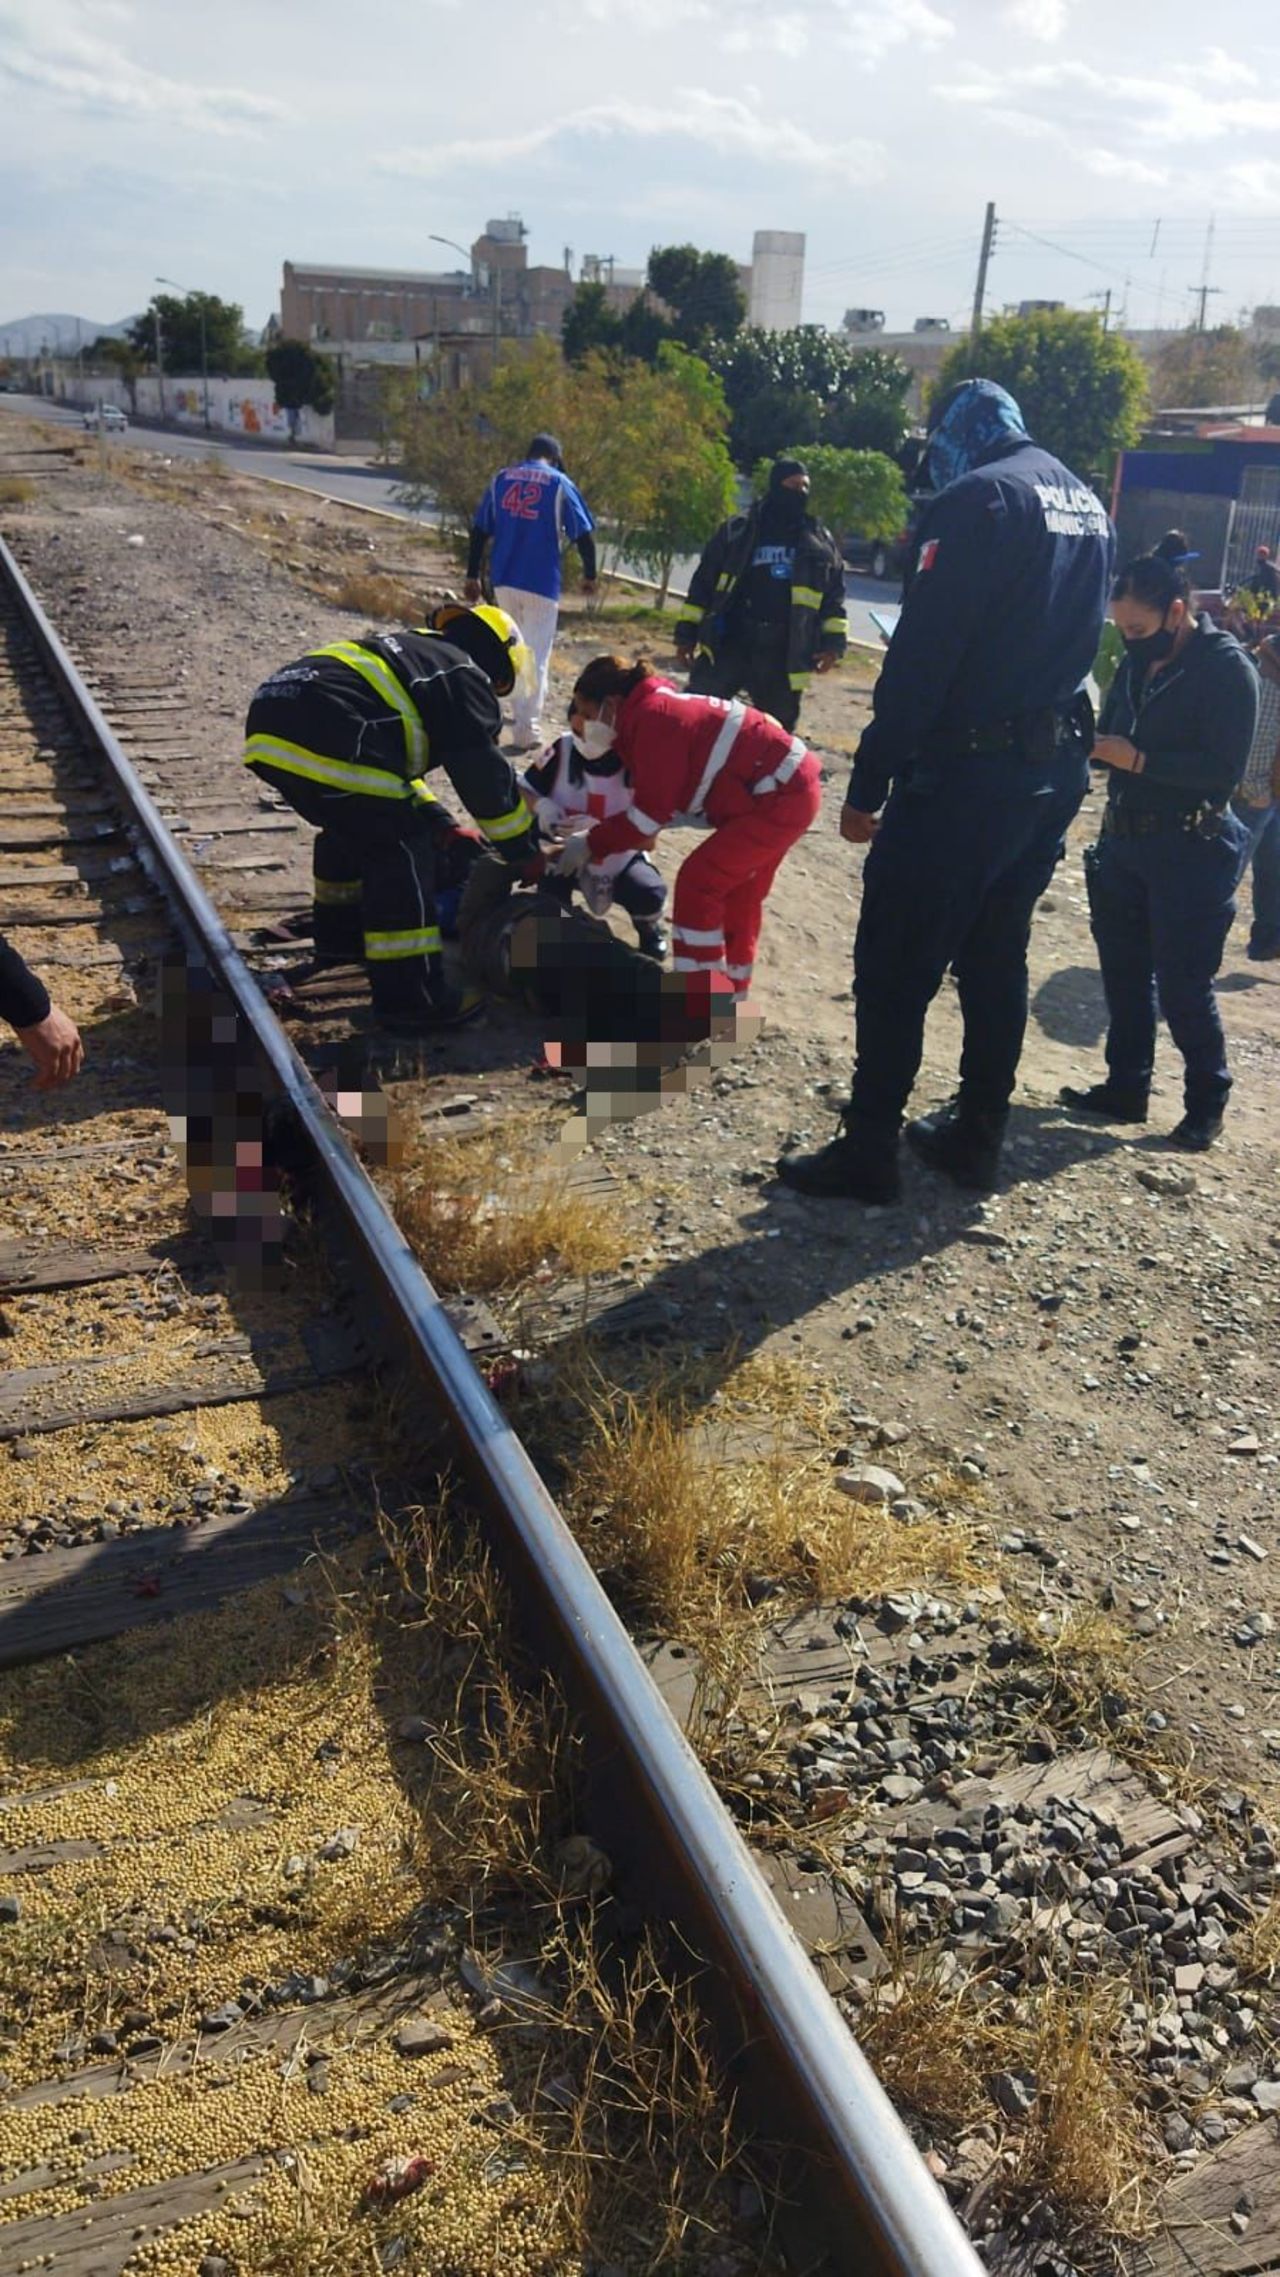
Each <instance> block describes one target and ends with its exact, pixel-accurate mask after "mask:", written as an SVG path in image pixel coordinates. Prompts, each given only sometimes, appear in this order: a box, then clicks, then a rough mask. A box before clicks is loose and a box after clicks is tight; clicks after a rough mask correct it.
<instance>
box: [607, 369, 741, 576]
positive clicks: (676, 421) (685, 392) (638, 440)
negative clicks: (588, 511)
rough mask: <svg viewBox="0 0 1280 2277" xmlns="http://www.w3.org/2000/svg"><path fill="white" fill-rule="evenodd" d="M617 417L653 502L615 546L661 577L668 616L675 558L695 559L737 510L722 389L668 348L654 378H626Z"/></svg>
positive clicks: (642, 375) (649, 501)
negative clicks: (645, 469) (644, 468)
mask: <svg viewBox="0 0 1280 2277" xmlns="http://www.w3.org/2000/svg"><path fill="white" fill-rule="evenodd" d="M617 416H618V422H619V426H620V429H621V430H622V432H623V433H624V435H625V437H626V447H627V448H628V449H629V450H631V451H634V452H635V453H637V454H639V455H641V456H642V457H643V459H644V460H645V461H646V463H647V464H648V466H649V470H650V475H651V496H650V497H649V498H648V499H647V500H645V501H644V505H643V512H642V516H641V519H640V520H639V521H638V522H636V523H634V524H633V525H632V526H631V527H630V528H628V529H624V530H619V531H618V532H617V533H616V539H617V543H618V547H619V550H620V551H622V552H625V553H626V554H627V555H628V556H629V557H630V558H632V559H633V560H635V561H638V562H639V563H640V564H641V566H642V567H643V568H646V569H648V570H650V571H651V572H652V574H653V575H654V576H655V577H656V578H657V580H658V587H659V591H658V607H659V608H660V609H663V608H665V607H666V602H667V588H668V586H669V584H670V582H671V565H672V562H673V561H674V559H675V557H676V555H677V554H681V553H694V552H696V551H697V550H698V549H699V548H700V547H701V546H703V545H704V544H705V543H706V540H707V536H708V534H709V532H710V531H712V530H714V529H715V528H716V527H717V525H718V524H719V523H720V522H722V521H723V520H724V518H725V516H726V514H729V513H731V512H732V509H733V503H734V496H735V493H736V489H737V483H736V480H735V477H734V471H733V461H732V459H731V458H730V456H729V453H728V450H727V448H726V446H725V431H726V428H727V426H728V413H727V411H726V408H725V400H724V390H723V388H722V386H721V384H720V382H719V380H718V379H717V378H716V376H715V374H714V373H713V372H711V371H709V370H708V368H707V366H706V364H704V363H703V362H702V360H701V358H700V357H698V356H694V355H691V354H690V353H689V351H688V350H687V349H685V348H681V347H679V346H677V345H676V344H675V342H673V341H668V342H667V343H666V344H665V345H664V346H662V347H661V348H660V349H659V351H658V366H657V370H656V371H654V372H649V371H640V370H637V371H634V372H628V373H627V374H626V375H625V377H624V380H623V384H622V387H621V390H620V392H619V399H618V414H617Z"/></svg>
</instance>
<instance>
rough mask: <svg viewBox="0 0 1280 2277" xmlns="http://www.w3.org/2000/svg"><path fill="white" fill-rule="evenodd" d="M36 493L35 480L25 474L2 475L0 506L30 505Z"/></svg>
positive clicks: (0, 478) (0, 479) (0, 477)
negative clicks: (29, 479) (30, 479)
mask: <svg viewBox="0 0 1280 2277" xmlns="http://www.w3.org/2000/svg"><path fill="white" fill-rule="evenodd" d="M35 494H36V486H35V484H34V482H28V480H27V478H26V476H25V475H22V474H6V475H0V506H29V505H30V504H31V501H32V499H33V498H34V497H35Z"/></svg>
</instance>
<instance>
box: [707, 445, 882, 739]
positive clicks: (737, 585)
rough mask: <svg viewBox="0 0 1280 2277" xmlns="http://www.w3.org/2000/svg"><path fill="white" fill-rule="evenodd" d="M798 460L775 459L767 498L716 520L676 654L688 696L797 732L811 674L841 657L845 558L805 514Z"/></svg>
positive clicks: (804, 476)
mask: <svg viewBox="0 0 1280 2277" xmlns="http://www.w3.org/2000/svg"><path fill="white" fill-rule="evenodd" d="M808 495H809V476H808V473H807V470H806V469H805V467H804V465H803V463H802V462H801V460H799V459H792V458H780V459H775V460H774V462H773V465H772V467H771V468H770V470H769V488H768V492H767V494H766V495H765V497H764V498H762V499H760V500H759V501H758V502H757V504H756V505H754V506H752V507H751V508H750V509H749V510H748V512H747V513H745V514H733V515H731V516H730V518H729V520H728V521H727V522H722V523H721V525H720V527H719V529H718V530H717V531H716V533H715V535H714V537H713V538H712V539H711V541H710V543H709V544H708V546H707V548H706V551H705V553H704V554H703V556H702V559H701V561H700V562H699V563H698V566H697V568H696V569H695V571H694V573H693V576H692V578H691V580H690V583H689V602H688V607H687V608H686V610H685V613H684V615H683V616H682V617H681V619H680V622H679V623H678V624H677V626H676V653H677V655H678V656H679V658H680V661H681V663H682V664H691V665H692V670H691V672H690V674H689V689H690V693H691V694H692V695H695V696H736V695H737V693H738V691H739V689H745V690H746V693H747V695H748V697H749V699H750V701H751V702H752V703H753V704H754V705H755V708H756V710H757V711H762V712H771V713H772V715H773V717H774V719H776V720H777V721H778V723H779V725H780V726H782V727H786V728H794V726H795V724H796V721H797V719H798V718H799V716H800V699H801V697H802V696H803V694H804V691H805V689H806V688H807V687H808V685H809V679H810V676H811V674H812V673H814V672H829V671H830V669H831V667H832V665H833V664H838V663H839V661H840V658H841V657H842V656H843V655H844V650H845V641H846V638H847V634H848V623H847V620H846V617H845V608H844V562H843V560H842V558H841V554H840V548H839V546H838V545H837V544H836V542H835V539H834V538H833V537H832V535H831V532H830V531H829V530H824V529H823V528H822V526H821V524H820V523H818V522H815V520H814V518H813V516H812V514H810V513H808V512H807V511H806V508H805V500H806V499H807V497H808Z"/></svg>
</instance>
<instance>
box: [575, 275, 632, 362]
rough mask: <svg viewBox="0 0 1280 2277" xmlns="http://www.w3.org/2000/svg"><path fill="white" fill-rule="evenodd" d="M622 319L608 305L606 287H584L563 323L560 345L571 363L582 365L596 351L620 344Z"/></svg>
mask: <svg viewBox="0 0 1280 2277" xmlns="http://www.w3.org/2000/svg"><path fill="white" fill-rule="evenodd" d="M621 334H622V319H621V317H620V316H619V315H618V313H617V311H616V309H612V308H610V306H609V295H608V293H607V292H606V290H605V288H604V286H603V285H597V284H581V285H579V286H578V289H577V291H576V292H575V294H574V296H573V299H572V300H571V301H570V303H569V306H568V307H567V308H566V310H565V312H564V315H563V317H562V318H561V320H560V342H561V346H562V347H563V349H564V352H565V355H566V356H567V358H568V360H569V362H570V363H571V364H580V363H581V362H582V360H583V358H584V357H585V356H589V355H590V354H591V351H592V349H593V348H617V347H618V346H620V344H621Z"/></svg>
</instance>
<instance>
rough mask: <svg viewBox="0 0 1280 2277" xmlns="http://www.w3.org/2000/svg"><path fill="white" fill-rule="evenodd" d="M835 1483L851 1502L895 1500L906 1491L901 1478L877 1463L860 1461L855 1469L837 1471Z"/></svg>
mask: <svg viewBox="0 0 1280 2277" xmlns="http://www.w3.org/2000/svg"><path fill="white" fill-rule="evenodd" d="M836 1485H837V1486H838V1487H839V1489H840V1492H841V1494H847V1495H848V1497H849V1500H850V1501H851V1502H872V1503H875V1502H896V1501H897V1500H898V1499H899V1498H900V1497H901V1496H902V1495H904V1494H905V1493H906V1491H907V1490H906V1488H905V1486H904V1485H903V1483H902V1480H901V1479H900V1478H898V1477H897V1475H896V1474H895V1473H894V1472H893V1471H886V1470H883V1469H882V1468H881V1466H880V1464H879V1463H862V1464H860V1465H859V1467H858V1469H857V1470H854V1471H840V1472H838V1473H837V1476H836Z"/></svg>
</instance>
